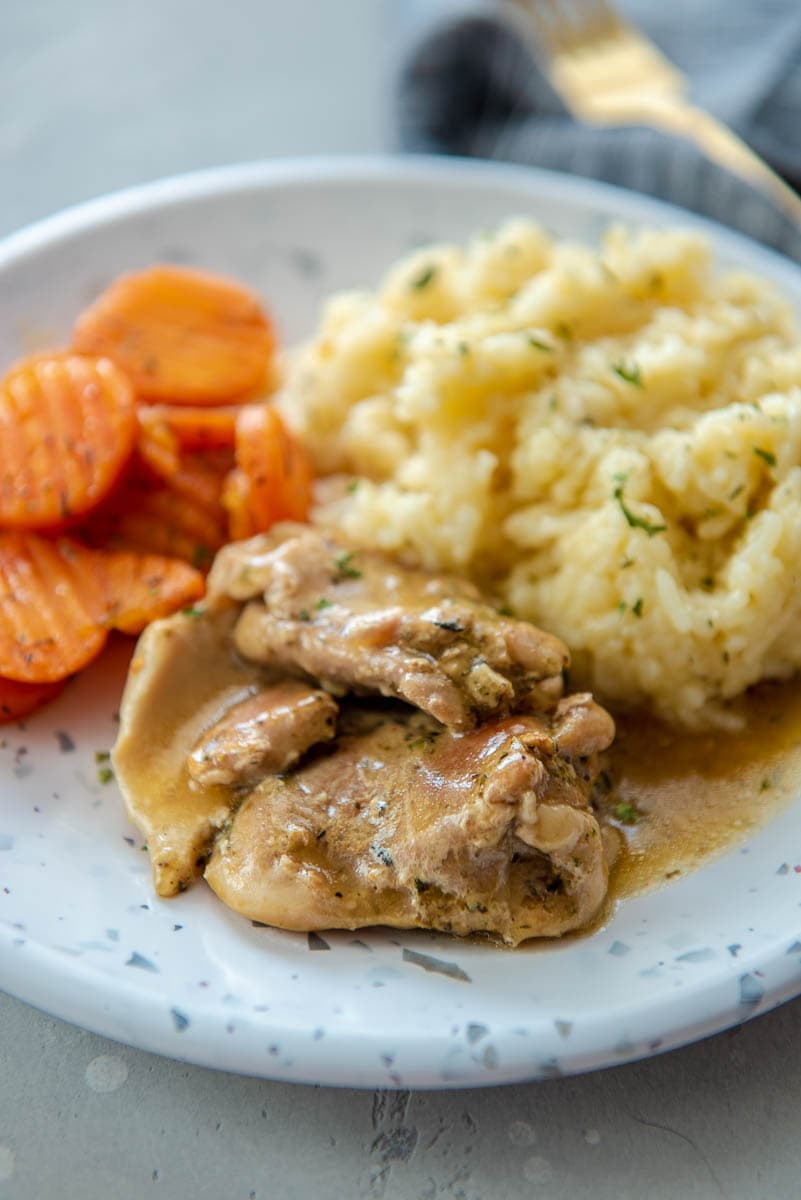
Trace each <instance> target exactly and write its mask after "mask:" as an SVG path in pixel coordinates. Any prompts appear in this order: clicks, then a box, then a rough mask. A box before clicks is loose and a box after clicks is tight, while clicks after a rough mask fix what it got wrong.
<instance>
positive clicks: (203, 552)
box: [192, 542, 212, 568]
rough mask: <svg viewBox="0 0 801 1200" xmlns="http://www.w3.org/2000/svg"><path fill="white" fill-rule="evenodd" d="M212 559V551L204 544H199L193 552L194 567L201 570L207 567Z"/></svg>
mask: <svg viewBox="0 0 801 1200" xmlns="http://www.w3.org/2000/svg"><path fill="white" fill-rule="evenodd" d="M211 558H212V553H211V550H210V549H209V547H208V546H204V545H203V543H202V542H198V544H197V546H195V548H194V550H193V551H192V566H193V567H197V568H201V567H205V566H206V563H208V562H209V561H210V560H211Z"/></svg>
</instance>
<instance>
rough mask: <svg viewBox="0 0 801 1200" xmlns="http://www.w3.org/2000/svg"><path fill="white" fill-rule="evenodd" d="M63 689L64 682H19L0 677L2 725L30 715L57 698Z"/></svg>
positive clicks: (0, 716)
mask: <svg viewBox="0 0 801 1200" xmlns="http://www.w3.org/2000/svg"><path fill="white" fill-rule="evenodd" d="M63 689H64V684H63V683H17V681H16V680H14V679H0V725H7V724H8V722H9V721H21V720H22V718H23V717H29V716H30V715H31V713H34V712H36V710H37V709H38V708H42V707H43V706H44V705H45V704H48V703H49V702H50V701H51V700H55V698H56V696H59V695H60V694H61V692H62V691H63Z"/></svg>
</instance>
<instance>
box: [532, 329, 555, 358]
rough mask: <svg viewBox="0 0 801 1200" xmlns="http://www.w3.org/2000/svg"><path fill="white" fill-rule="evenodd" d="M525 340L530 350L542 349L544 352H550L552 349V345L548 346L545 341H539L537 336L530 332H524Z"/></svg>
mask: <svg viewBox="0 0 801 1200" xmlns="http://www.w3.org/2000/svg"><path fill="white" fill-rule="evenodd" d="M526 341H527V342H528V344H529V346H531V349H532V350H544V351H545V353H546V354H550V353H551V352H552V350H553V347H552V346H549V345H548V343H547V342H541V341H540V339H539V338H535V337H534V335H533V334H531V333H528V334H526Z"/></svg>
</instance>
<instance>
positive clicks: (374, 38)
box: [0, 0, 801, 1200]
mask: <svg viewBox="0 0 801 1200" xmlns="http://www.w3.org/2000/svg"><path fill="white" fill-rule="evenodd" d="M432 3H433V0H432ZM403 5H404V0H394V4H393V2H392V0H337V2H334V0H291V3H279V0H237V3H235V4H228V5H225V4H212V3H205V2H203V0H161V2H160V3H158V4H157V3H155V0H151V2H150V3H148V2H147V0H145V3H139V4H126V3H123V2H122V0H105V2H104V0H73V3H71V4H66V3H63V0H61V2H60V0H0V234H1V233H5V232H8V231H10V230H11V229H13V228H16V227H18V226H20V225H22V224H24V223H26V222H28V221H30V220H33V219H34V218H36V217H39V216H42V215H44V214H46V213H49V212H53V211H55V210H57V209H59V208H61V207H63V206H64V205H66V204H70V203H74V202H76V201H79V200H82V199H84V198H87V197H89V196H92V195H97V194H99V193H102V192H106V191H110V190H112V189H115V188H118V187H122V186H125V185H126V184H129V183H135V182H139V181H142V180H145V179H151V178H155V177H158V176H160V175H164V174H168V173H173V172H176V171H182V170H187V169H191V168H194V167H202V166H210V165H214V164H217V163H222V162H234V161H238V160H245V159H254V158H264V157H272V156H275V155H286V154H308V153H345V152H356V153H362V152H372V151H378V150H382V149H387V148H391V146H392V119H391V96H390V92H389V88H388V77H389V71H390V69H391V66H392V61H393V59H394V57H395V55H396V53H397V45H398V13H399V9H402V8H403ZM401 17H403V13H401ZM401 23H402V22H401ZM0 984H2V980H1V979H0ZM800 1041H801V1001H796V1002H795V1003H792V1004H788V1005H786V1006H784V1007H783V1008H782V1009H779V1010H777V1011H775V1012H773V1013H769V1014H767V1015H765V1016H763V1017H761V1018H759V1019H757V1020H755V1021H753V1022H751V1023H750V1024H749V1025H747V1026H744V1027H742V1028H740V1029H738V1030H735V1031H733V1032H730V1033H726V1034H722V1035H720V1036H718V1037H716V1038H712V1039H709V1040H707V1041H706V1042H703V1043H701V1044H699V1045H696V1046H692V1047H689V1048H687V1049H685V1050H680V1051H675V1052H673V1053H672V1054H668V1055H665V1056H663V1057H661V1058H655V1059H651V1060H650V1061H648V1062H643V1063H639V1064H634V1065H631V1066H626V1067H619V1068H616V1069H614V1070H610V1071H606V1072H601V1073H598V1074H594V1075H588V1076H584V1077H582V1078H577V1079H561V1080H552V1081H549V1082H547V1083H540V1084H531V1085H526V1086H515V1087H505V1088H498V1089H490V1090H485V1091H478V1090H473V1091H460V1092H439V1093H424V1092H418V1093H414V1094H410V1093H408V1092H399V1093H387V1092H376V1093H370V1092H358V1091H337V1090H333V1089H321V1088H312V1087H304V1086H295V1085H290V1084H277V1083H269V1082H265V1081H263V1080H257V1079H246V1078H240V1077H238V1076H234V1075H225V1074H221V1073H217V1072H213V1071H208V1070H203V1069H200V1068H195V1067H189V1066H186V1065H184V1064H181V1063H176V1062H172V1061H169V1060H166V1059H161V1058H157V1057H155V1056H153V1055H150V1054H145V1053H142V1052H140V1051H137V1050H132V1049H130V1048H128V1047H124V1046H119V1045H116V1044H114V1043H111V1042H108V1041H105V1040H104V1039H102V1038H99V1037H95V1036H94V1035H92V1034H88V1033H85V1032H83V1031H81V1030H78V1029H75V1028H73V1027H71V1026H68V1025H65V1024H63V1023H62V1022H60V1021H55V1020H52V1019H50V1018H49V1017H46V1016H43V1015H42V1014H41V1013H38V1012H35V1011H34V1010H33V1009H31V1008H29V1007H27V1006H26V1005H24V1004H21V1003H19V1002H18V1001H16V1000H12V999H10V998H9V997H6V996H3V995H2V994H0V1200H41V1198H44V1197H48V1196H56V1195H58V1196H62V1197H65V1198H67V1200H71V1198H73V1197H75V1198H76V1200H101V1198H102V1200H108V1198H109V1197H112V1198H120V1200H129V1198H131V1200H135V1198H138V1197H141V1196H145V1195H149V1194H151V1193H152V1194H153V1195H159V1194H160V1195H163V1196H169V1197H170V1198H174V1200H184V1198H186V1200H189V1198H190V1197H192V1200H201V1198H204V1197H208V1198H210V1200H217V1198H223V1197H224V1198H226V1200H228V1198H231V1200H257V1198H258V1200H274V1198H275V1200H283V1198H284V1197H285V1198H286V1200H306V1198H307V1197H314V1198H315V1200H351V1198H354V1200H355V1198H356V1197H369V1198H378V1197H386V1198H387V1200H405V1198H411V1197H419V1198H420V1200H434V1198H435V1197H438V1196H445V1197H453V1198H455V1200H478V1198H481V1200H517V1198H518V1197H520V1198H522V1197H537V1196H547V1197H548V1198H549V1200H559V1198H560V1197H567V1196H570V1197H571V1198H572V1200H589V1198H590V1197H592V1198H593V1200H607V1198H608V1200H612V1198H615V1200H620V1198H621V1197H623V1198H629V1197H631V1198H639V1197H648V1198H649V1200H651V1198H652V1200H662V1198H666V1200H667V1198H673V1197H676V1198H680V1200H696V1198H697V1200H707V1198H709V1200H712V1198H715V1200H717V1198H719V1197H728V1198H729V1200H762V1198H764V1200H784V1198H787V1200H792V1198H795V1197H799V1196H801V1139H799V1127H800V1126H801V1075H799V1073H798V1072H796V1070H795V1059H794V1054H793V1053H792V1047H793V1046H797V1045H798V1044H799V1042H800Z"/></svg>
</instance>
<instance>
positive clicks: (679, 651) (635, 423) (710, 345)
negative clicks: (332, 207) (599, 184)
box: [279, 220, 801, 727]
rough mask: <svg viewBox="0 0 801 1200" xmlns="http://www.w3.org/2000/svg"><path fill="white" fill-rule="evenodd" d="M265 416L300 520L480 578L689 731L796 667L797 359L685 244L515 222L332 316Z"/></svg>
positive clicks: (800, 394) (584, 680)
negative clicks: (294, 477)
mask: <svg viewBox="0 0 801 1200" xmlns="http://www.w3.org/2000/svg"><path fill="white" fill-rule="evenodd" d="M279 402H280V405H281V408H282V410H283V411H284V413H285V414H286V415H287V417H288V418H289V420H290V422H291V423H292V424H293V425H294V427H295V428H296V429H297V430H299V431H300V432H301V434H302V435H303V437H304V439H305V441H306V444H307V446H308V448H309V450H310V452H311V455H312V458H313V460H314V462H315V465H316V467H317V469H318V471H319V472H320V473H321V474H322V475H323V479H322V481H321V483H320V484H319V492H318V504H317V508H316V511H315V519H316V520H317V521H318V522H319V523H321V524H323V525H325V526H329V527H333V528H335V529H336V530H338V531H340V532H341V533H343V534H344V535H346V536H347V537H349V538H351V539H353V540H355V541H357V542H358V543H361V544H364V545H367V546H371V547H376V548H380V549H382V550H387V551H390V552H394V553H397V554H399V555H400V556H401V557H402V558H404V559H406V560H408V561H412V562H418V563H422V564H424V565H426V566H428V567H432V568H445V569H454V570H457V571H459V572H461V573H465V574H467V575H469V576H470V577H472V578H473V579H475V580H476V581H477V582H478V583H479V584H481V585H482V586H484V587H485V588H487V589H489V590H490V591H491V592H493V593H494V594H495V595H496V596H497V597H498V603H499V604H500V605H504V606H508V607H509V608H510V609H511V610H512V611H513V612H514V613H515V614H516V615H519V616H522V617H525V618H528V619H530V620H533V621H535V622H537V623H538V624H540V625H542V626H544V627H545V628H546V629H549V630H551V631H553V632H554V633H556V634H558V635H559V636H560V637H561V638H563V639H564V641H566V642H567V644H568V645H569V646H570V648H571V651H572V656H573V667H572V671H573V681H574V683H575V684H577V685H579V686H588V687H591V688H593V690H595V691H597V693H598V694H599V696H600V697H602V698H603V699H604V700H606V701H608V702H611V703H612V704H614V705H617V706H618V707H623V708H626V707H637V706H642V705H647V706H649V707H651V708H652V709H653V710H654V711H656V712H657V713H658V714H659V715H661V716H662V717H665V718H667V719H669V720H672V721H678V722H681V723H683V724H685V725H687V726H695V727H699V726H704V725H714V724H727V723H728V724H732V723H733V722H735V721H736V716H735V714H734V711H733V710H732V709H731V708H730V707H729V706H728V705H727V703H726V702H727V701H729V700H730V699H731V698H733V697H735V696H737V695H738V694H739V693H741V692H742V691H743V690H744V689H745V688H747V687H748V686H749V685H751V684H753V683H755V682H756V681H758V680H760V679H762V678H765V677H772V678H783V677H786V676H788V675H790V674H792V673H793V672H794V671H796V670H797V669H798V667H799V666H801V588H799V587H798V586H797V578H798V573H799V562H801V465H799V464H801V342H800V341H799V338H798V335H797V333H796V331H795V328H794V325H793V319H792V313H791V311H790V309H789V307H788V305H787V303H786V302H785V301H784V300H783V299H782V298H781V297H780V296H778V295H777V294H776V293H775V292H774V291H773V289H772V288H771V287H770V286H768V285H767V284H766V283H765V282H764V281H762V280H759V279H755V278H752V277H749V276H745V275H742V274H725V275H721V274H719V273H718V272H716V271H715V269H714V264H713V263H712V261H711V258H710V252H709V249H708V247H707V246H706V244H705V243H704V241H703V240H702V239H700V238H699V237H697V236H696V235H694V234H689V233H685V232H662V231H659V232H653V231H645V232H633V231H629V230H625V229H622V228H613V229H611V230H610V231H609V232H608V233H607V235H606V236H605V238H604V240H603V243H602V245H601V247H600V249H592V248H589V247H586V246H582V245H578V244H573V243H567V242H554V241H552V240H551V239H550V238H549V237H548V236H547V235H546V234H545V233H544V232H543V230H542V229H540V228H539V227H538V226H536V225H534V224H532V223H530V222H528V221H525V220H514V221H509V222H508V223H507V224H505V225H504V226H503V227H502V228H500V229H499V230H497V231H495V232H493V233H492V234H489V235H486V236H480V237H477V238H476V239H475V240H474V241H473V242H471V243H470V245H468V246H467V247H466V248H460V247H457V246H450V245H447V246H438V247H434V248H428V249H425V250H420V251H417V252H415V253H414V254H413V255H411V256H409V257H408V258H406V259H404V260H403V261H402V262H400V263H398V264H397V265H396V266H395V267H393V268H392V269H391V270H390V272H389V273H388V275H387V276H386V278H385V279H384V281H383V283H382V284H381V285H380V286H379V287H378V289H377V290H376V291H375V292H353V293H347V294H341V295H338V296H335V297H334V298H333V299H332V300H331V301H330V302H329V303H328V305H327V306H326V309H325V311H324V313H323V316H322V320H321V323H320V327H319V329H318V331H317V333H316V335H315V336H314V337H313V339H312V340H311V341H310V342H309V343H308V344H307V345H305V346H303V347H301V348H300V349H299V350H298V351H297V352H296V353H295V355H294V356H293V358H292V359H291V360H290V362H289V364H288V369H287V375H286V381H285V385H284V387H283V389H282V392H281V394H280V398H279Z"/></svg>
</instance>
